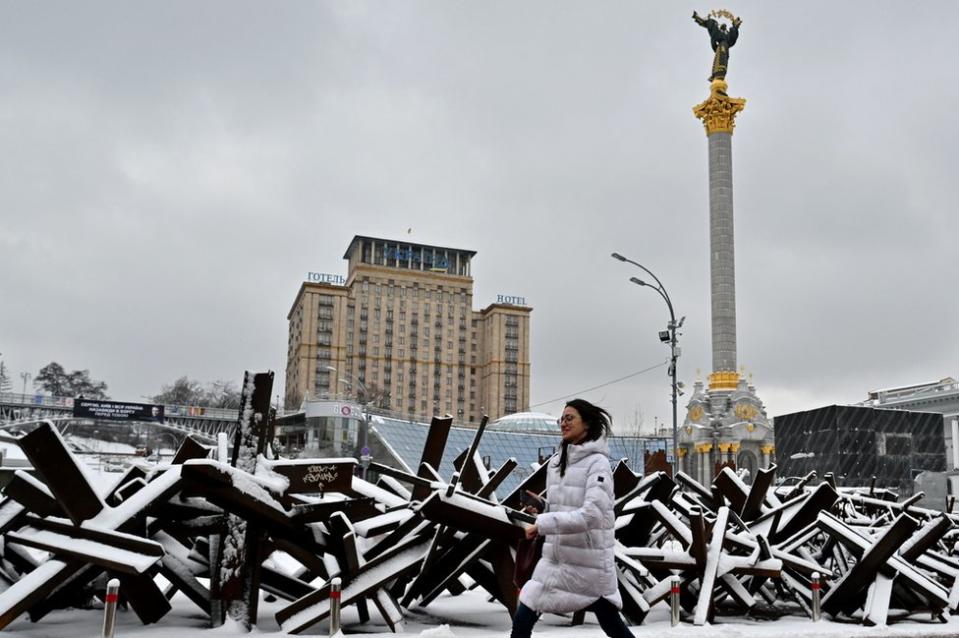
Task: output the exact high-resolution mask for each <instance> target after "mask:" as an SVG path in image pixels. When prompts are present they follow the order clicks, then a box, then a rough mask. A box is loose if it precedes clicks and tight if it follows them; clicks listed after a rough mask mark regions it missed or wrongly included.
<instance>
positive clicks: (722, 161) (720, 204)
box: [707, 132, 736, 372]
mask: <svg viewBox="0 0 959 638" xmlns="http://www.w3.org/2000/svg"><path fill="white" fill-rule="evenodd" d="M707 139H708V140H709V251H710V258H709V272H710V284H711V296H712V317H711V319H712V331H713V333H712V337H713V371H714V372H719V371H735V370H736V263H735V261H736V260H735V249H734V243H733V155H732V133H731V132H729V133H727V132H714V133H712V134H710V135H708V136H707Z"/></svg>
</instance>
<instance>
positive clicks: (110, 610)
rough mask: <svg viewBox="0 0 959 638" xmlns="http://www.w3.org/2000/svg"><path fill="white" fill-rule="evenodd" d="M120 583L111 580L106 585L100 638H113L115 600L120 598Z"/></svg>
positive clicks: (113, 579) (115, 619) (115, 624)
mask: <svg viewBox="0 0 959 638" xmlns="http://www.w3.org/2000/svg"><path fill="white" fill-rule="evenodd" d="M119 592H120V581H119V580H118V579H116V578H111V579H110V582H109V583H107V597H106V607H104V608H103V631H102V632H101V634H100V636H101V638H113V630H114V629H116V626H117V599H118V598H119V597H120V594H119Z"/></svg>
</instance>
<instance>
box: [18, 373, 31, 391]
mask: <svg viewBox="0 0 959 638" xmlns="http://www.w3.org/2000/svg"><path fill="white" fill-rule="evenodd" d="M30 376H31V375H30V373H29V372H21V373H20V378H21V379H23V395H24V396H26V394H27V381H29V380H30Z"/></svg>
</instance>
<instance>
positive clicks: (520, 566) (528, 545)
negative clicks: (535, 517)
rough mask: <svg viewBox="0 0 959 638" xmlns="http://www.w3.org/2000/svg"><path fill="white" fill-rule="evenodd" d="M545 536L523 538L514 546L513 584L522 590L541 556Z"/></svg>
mask: <svg viewBox="0 0 959 638" xmlns="http://www.w3.org/2000/svg"><path fill="white" fill-rule="evenodd" d="M545 541H546V537H545V536H539V535H537V536H534V537H533V538H523V539H521V540H520V541H519V543H518V544H517V545H516V568H515V569H514V570H513V584H514V585H516V587H517V589H522V588H523V585H525V584H526V581H528V580H529V579H530V577H531V576H532V575H533V569H534V568H535V567H536V563H538V562H539V558H540V556H542V555H543V543H544V542H545Z"/></svg>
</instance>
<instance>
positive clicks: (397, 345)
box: [286, 236, 532, 422]
mask: <svg viewBox="0 0 959 638" xmlns="http://www.w3.org/2000/svg"><path fill="white" fill-rule="evenodd" d="M475 255H476V253H475V252H474V251H471V250H461V249H456V248H445V247H440V246H427V245H423V244H414V243H410V242H403V241H397V240H388V239H376V238H373V237H362V236H356V237H354V238H353V240H352V241H351V242H350V245H349V247H348V248H347V249H346V253H345V254H344V255H343V258H344V259H346V260H347V261H348V263H349V266H348V273H347V276H346V278H345V279H343V278H341V277H336V276H330V275H321V274H319V273H310V275H309V281H305V282H303V284H302V285H301V286H300V289H299V292H297V295H296V299H295V300H294V301H293V307H292V308H291V309H290V312H289V314H288V315H287V319H288V320H289V342H288V350H287V365H286V408H287V409H295V408H297V407H299V406H300V405H301V404H302V402H303V401H304V400H305V399H307V398H324V397H337V396H339V397H343V396H351V397H353V398H355V399H356V400H358V401H360V402H362V403H366V404H372V405H373V406H374V407H375V408H378V409H380V410H383V411H387V412H391V413H393V414H395V415H401V416H403V417H406V418H417V417H428V416H431V415H435V414H438V415H444V414H450V415H452V416H453V417H454V418H455V419H456V420H457V421H458V422H477V421H479V420H480V418H481V417H482V415H483V414H488V415H489V416H490V418H491V419H496V418H499V417H501V416H503V415H505V414H511V413H513V412H518V411H522V410H525V409H526V408H527V407H528V405H529V375H530V362H529V317H530V312H532V308H530V307H529V306H526V305H525V300H524V299H522V298H518V297H503V296H500V297H498V301H497V303H493V304H491V305H489V306H487V307H486V308H483V309H482V310H473V278H472V275H471V262H472V259H473V257H474V256H475Z"/></svg>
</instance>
